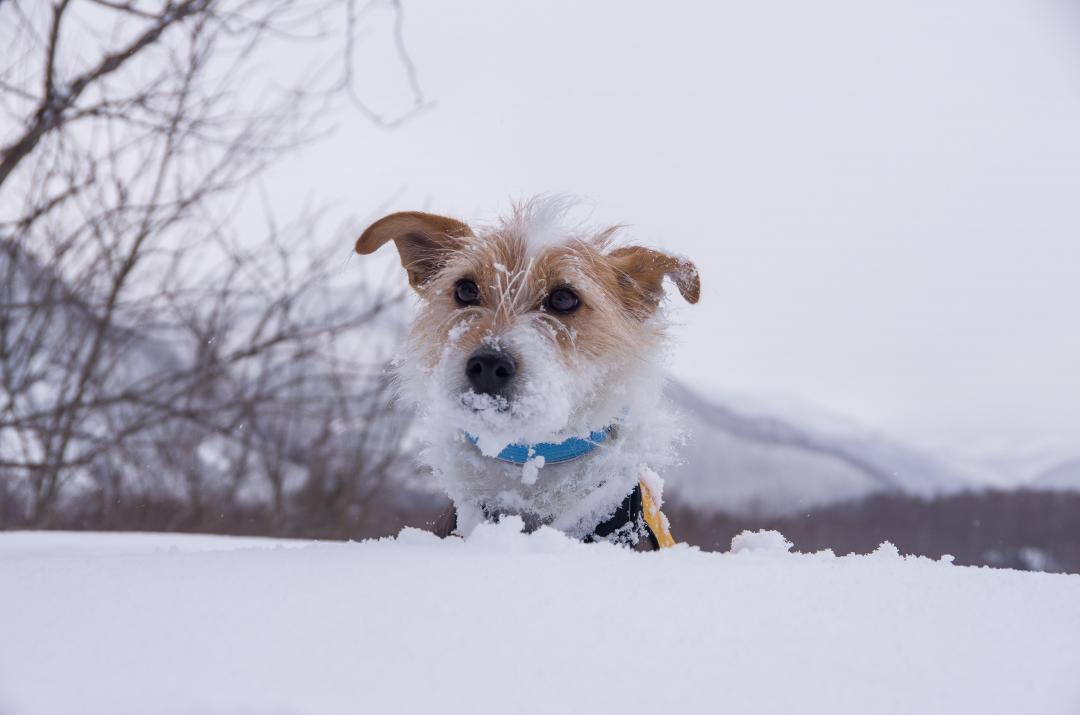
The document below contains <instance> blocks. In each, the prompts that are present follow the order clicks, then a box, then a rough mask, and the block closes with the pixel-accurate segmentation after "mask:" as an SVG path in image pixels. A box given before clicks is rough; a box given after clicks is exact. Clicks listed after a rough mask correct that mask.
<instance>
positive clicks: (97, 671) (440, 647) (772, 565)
mask: <svg viewBox="0 0 1080 715" xmlns="http://www.w3.org/2000/svg"><path fill="white" fill-rule="evenodd" d="M189 540H190V541H191V543H190V544H189V545H188V546H185V545H184V544H185V543H186V542H188V541H189ZM286 543H287V542H274V541H252V540H246V539H239V540H234V539H229V538H226V537H221V538H216V539H215V538H211V537H181V536H165V535H144V534H127V535H115V534H111V535H97V534H84V535H73V534H67V535H60V536H57V535H50V534H0V584H3V587H2V588H0V634H2V639H0V643H2V646H0V712H3V713H4V714H5V715H21V714H24V713H25V714H30V713H33V714H36V715H49V714H51V713H56V714H61V713H63V714H65V715H66V714H67V713H73V712H78V713H82V714H86V715H95V714H98V713H100V714H106V713H107V714H108V715H123V714H125V713H131V714H135V713H140V714H141V713H147V712H153V713H271V712H272V713H297V714H322V713H327V714H330V713H343V712H372V713H415V712H448V713H457V712H468V713H484V712H492V713H502V712H508V711H509V712H521V713H558V712H657V713H660V712H670V713H699V712H700V713H705V712H708V713H714V712H739V713H775V712H810V713H840V714H843V713H860V714H861V713H868V712H890V713H961V712H978V713H1013V712H1038V713H1041V714H1044V715H1045V714H1054V713H1076V712H1077V711H1078V710H1080V680H1078V679H1077V678H1076V673H1077V672H1080V645H1078V644H1080V576H1072V575H1051V574H1035V573H1024V572H1019V571H1008V570H994V569H985V568H983V569H977V568H966V567H958V566H953V565H951V564H950V563H948V560H947V559H943V560H942V561H933V560H930V559H925V558H915V557H905V556H902V555H901V554H899V553H898V552H897V550H896V547H894V546H891V545H887V544H886V545H883V546H882V547H881V548H879V549H878V550H877V551H875V552H874V553H873V554H870V555H864V556H835V555H833V554H832V553H830V552H821V553H816V554H801V553H795V552H791V551H789V549H790V544H789V543H788V542H787V540H786V539H784V537H783V536H782V535H781V534H779V533H776V532H757V533H744V534H741V535H740V536H738V537H736V539H735V543H734V544H733V549H732V552H731V553H726V554H716V553H705V552H701V551H698V550H697V549H694V548H691V547H687V546H678V547H675V548H673V549H668V550H665V551H662V552H656V553H637V552H633V551H630V550H626V549H622V548H619V547H615V546H612V545H610V544H592V545H588V544H582V543H580V542H577V541H573V540H570V539H567V538H566V537H564V536H563V535H562V534H560V533H559V532H557V531H554V530H551V529H546V528H542V529H540V530H538V531H536V532H534V533H532V534H525V533H523V532H522V523H521V520H520V519H515V518H506V519H504V520H503V521H502V522H501V523H499V524H481V525H479V526H478V527H477V528H476V529H475V530H474V531H473V532H472V534H471V535H470V536H469V537H468V538H466V539H456V538H454V539H446V540H440V539H438V538H436V537H435V536H433V535H431V534H430V533H427V532H424V531H419V530H415V529H406V530H404V531H403V532H402V533H401V534H400V535H399V536H398V537H397V538H396V539H382V540H378V541H367V542H362V543H308V544H302V543H294V544H292V545H291V546H292V548H282V547H283V546H285V545H286Z"/></svg>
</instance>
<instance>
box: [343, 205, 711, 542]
mask: <svg viewBox="0 0 1080 715" xmlns="http://www.w3.org/2000/svg"><path fill="white" fill-rule="evenodd" d="M563 208H564V207H563V206H562V205H561V204H559V203H558V202H552V201H550V200H538V201H534V202H530V203H526V204H523V205H520V206H518V207H516V208H515V210H514V211H513V212H512V213H511V215H510V216H508V217H506V218H505V219H503V220H502V221H500V222H499V223H498V224H496V225H494V226H491V227H487V228H485V229H481V230H478V231H474V230H473V229H472V228H470V227H469V226H468V225H466V224H464V223H462V222H460V221H457V220H455V219H450V218H447V217H442V216H437V215H433V214H425V213H420V212H406V213H399V214H392V215H391V216H388V217H386V218H384V219H381V220H380V221H378V222H376V223H375V224H373V225H372V226H371V227H370V228H369V229H368V230H367V231H365V232H364V234H363V235H362V236H361V237H360V239H359V240H358V241H357V245H356V250H357V251H358V252H359V253H365V254H366V253H371V252H373V251H374V250H376V249H378V248H379V246H381V245H383V244H385V243H387V242H389V241H393V242H394V243H395V245H396V247H397V249H398V253H399V255H400V258H401V262H402V265H403V267H404V268H405V270H406V274H407V276H408V278H409V282H410V284H411V285H412V287H413V288H414V289H415V290H416V292H417V294H418V296H419V298H420V300H421V308H420V312H419V314H418V315H417V317H416V319H415V321H414V322H413V325H412V327H411V330H410V335H409V342H408V347H407V351H406V356H405V360H404V362H403V364H402V365H401V366H400V368H399V377H400V380H401V391H402V395H403V396H404V397H405V398H406V399H410V400H412V401H414V402H416V403H417V404H419V405H420V406H421V407H422V408H423V409H422V410H421V426H422V433H423V434H424V435H425V437H426V438H428V440H429V444H428V446H427V448H426V449H425V450H424V452H423V454H422V455H421V458H422V459H423V460H424V461H425V462H427V463H428V464H429V465H430V466H431V467H432V468H433V470H434V471H435V473H436V475H437V476H438V477H439V479H440V481H441V482H442V484H443V486H444V488H445V489H446V491H447V493H448V494H449V496H450V497H451V499H452V500H453V501H454V504H455V506H456V508H457V511H458V518H457V526H458V528H459V529H461V530H463V531H467V530H468V529H470V528H471V526H472V525H473V524H475V523H477V522H479V521H480V520H482V519H485V518H488V517H490V516H492V515H493V514H506V513H514V514H521V515H522V516H523V517H525V518H526V521H527V522H528V523H531V524H533V525H537V524H550V525H552V526H555V527H556V528H560V529H562V530H563V531H566V532H567V533H570V534H572V535H576V536H584V535H586V534H588V533H589V531H590V529H592V528H593V527H595V525H596V524H597V523H599V522H600V521H602V520H603V519H604V518H606V516H609V515H610V514H611V512H612V511H613V510H614V509H615V508H616V507H617V506H618V504H619V503H620V502H621V501H622V500H623V499H624V498H625V496H626V495H627V494H628V493H629V491H630V490H631V489H633V486H634V485H635V484H636V483H637V481H638V480H639V479H640V478H641V472H642V470H643V469H646V468H647V467H654V468H655V467H662V466H666V465H667V464H669V463H670V462H671V461H672V459H673V449H672V445H673V443H674V442H675V441H677V439H678V435H677V434H676V432H675V430H674V429H673V428H671V426H670V425H671V420H664V419H658V417H659V416H660V412H662V408H663V406H662V404H661V398H660V389H659V388H660V382H661V380H660V377H659V375H660V371H659V370H658V368H657V363H658V355H659V353H660V351H661V348H662V346H663V341H664V332H665V327H666V319H665V318H664V316H663V315H662V311H660V310H659V306H660V303H661V299H662V297H663V294H664V291H663V283H664V279H665V277H667V278H671V279H672V281H673V282H674V283H675V285H676V286H677V287H678V290H679V292H680V293H681V294H682V296H683V297H684V298H685V299H686V300H687V301H689V302H691V303H694V302H697V300H698V297H699V294H700V280H699V278H698V274H697V271H696V269H695V268H694V266H693V264H691V263H690V262H689V261H686V260H684V259H680V258H677V257H674V256H671V255H668V254H666V253H663V252H660V251H656V250H653V249H650V248H646V247H642V246H631V245H620V244H619V242H618V241H617V235H618V229H617V228H608V229H604V230H599V231H588V230H583V229H575V228H573V227H569V228H568V227H567V226H566V225H565V223H564V222H563V220H562V214H563ZM463 279H468V280H472V281H474V282H475V283H476V285H477V286H478V287H479V289H480V293H481V297H480V304H479V305H477V306H465V307H463V306H460V305H459V304H458V303H457V302H456V301H455V299H454V288H455V285H456V284H457V282H458V281H460V280H463ZM562 287H566V288H571V289H572V290H573V291H574V292H575V293H576V294H577V295H578V297H579V298H580V301H581V305H580V307H579V308H578V309H577V310H576V311H574V312H573V313H570V314H565V315H563V314H556V313H553V312H551V311H549V310H547V309H546V308H545V306H544V300H545V298H546V296H547V295H548V294H549V293H550V292H551V291H553V290H555V289H557V288H562ZM482 346H485V347H493V348H495V349H498V350H505V351H507V352H508V353H510V354H511V355H512V356H513V358H514V360H515V361H516V362H517V366H518V375H517V377H516V378H515V386H514V389H513V390H512V391H511V392H510V393H509V394H508V395H507V397H506V399H494V398H493V397H492V396H490V395H476V394H475V393H472V392H471V389H470V386H469V384H468V382H467V380H466V378H465V373H464V364H465V361H466V360H467V358H468V356H469V355H471V354H472V353H473V352H474V351H475V350H476V349H477V348H480V347H482ZM613 424H614V425H618V433H619V437H618V439H614V440H611V441H610V443H605V444H603V445H602V446H601V448H599V449H597V450H596V451H595V452H594V453H592V454H590V455H589V456H588V457H586V458H583V459H581V460H578V461H577V462H571V463H567V464H563V465H551V466H545V467H543V468H542V470H540V472H539V474H538V475H537V474H535V473H530V472H528V471H527V470H523V468H522V467H521V466H518V465H513V464H506V463H503V462H500V461H498V460H496V459H493V458H492V456H493V455H494V454H496V453H497V452H498V450H499V449H501V447H502V446H505V445H506V444H508V443H510V442H528V443H537V442H542V441H546V442H556V441H561V440H562V439H565V438H566V437H568V436H574V435H579V434H587V433H588V431H589V430H591V429H596V428H598V427H601V428H602V427H605V426H608V425H613ZM463 430H467V431H468V432H469V433H470V434H474V435H477V436H478V437H479V439H480V442H479V450H478V449H477V447H476V446H474V445H472V444H470V443H468V442H467V441H465V440H464V439H463V437H462V432H463ZM481 452H482V453H481ZM485 455H486V456H485ZM530 479H531V481H530Z"/></svg>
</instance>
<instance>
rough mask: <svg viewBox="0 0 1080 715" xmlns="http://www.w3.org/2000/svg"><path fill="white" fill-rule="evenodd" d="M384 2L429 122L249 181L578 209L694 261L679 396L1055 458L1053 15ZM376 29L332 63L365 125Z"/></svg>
mask: <svg viewBox="0 0 1080 715" xmlns="http://www.w3.org/2000/svg"><path fill="white" fill-rule="evenodd" d="M405 7H406V13H407V15H406V27H405V36H406V40H407V42H408V44H409V46H410V47H411V49H412V54H413V59H414V61H415V63H416V66H417V68H418V73H419V79H420V81H421V83H422V85H423V87H424V90H425V92H426V93H427V95H428V97H429V98H430V99H432V100H434V102H436V105H435V106H434V107H433V108H431V109H430V110H429V111H427V112H425V113H423V114H422V115H420V116H417V117H415V118H413V119H412V120H411V121H409V122H408V123H406V124H405V125H403V126H402V127H400V128H398V129H396V130H394V131H389V132H388V131H383V130H380V129H377V128H375V127H373V126H372V125H371V124H370V123H369V122H367V121H366V120H365V119H364V118H363V117H361V116H359V115H358V114H356V113H354V112H349V111H347V110H341V111H340V116H339V117H338V122H339V131H338V132H337V134H336V135H334V136H333V137H332V138H331V139H330V140H328V141H326V142H324V143H322V144H321V145H318V146H316V147H313V148H311V149H310V150H305V151H304V152H303V153H302V154H301V155H300V156H298V157H297V158H296V159H294V160H290V161H289V162H288V163H287V164H285V165H284V166H283V167H282V168H281V169H280V170H278V171H276V172H275V173H274V174H273V175H272V177H271V182H270V191H271V195H272V196H274V197H276V200H277V201H280V202H282V203H288V202H289V201H299V200H305V201H306V200H314V201H324V200H340V201H341V202H342V205H344V206H345V207H347V209H348V210H350V211H352V212H355V213H356V214H358V215H361V216H363V215H366V214H367V213H369V212H372V211H375V210H376V207H378V206H379V205H381V204H384V202H388V203H386V204H385V208H386V209H387V210H399V209H415V208H425V209H427V210H432V211H438V212H443V213H447V214H452V215H455V216H459V217H462V218H466V219H469V218H474V217H480V218H485V217H490V216H491V215H492V214H493V213H497V212H499V211H503V210H505V209H506V208H507V206H508V205H509V203H510V201H511V200H512V199H514V198H519V197H524V196H529V195H532V194H535V193H538V192H569V193H572V194H578V195H581V196H582V197H584V198H585V199H586V201H587V206H588V207H589V210H590V211H591V213H592V215H593V218H594V219H595V221H596V222H597V223H607V222H620V223H626V224H629V225H630V226H631V235H633V236H634V237H635V238H637V239H639V240H641V241H644V242H648V243H650V244H654V245H657V246H661V247H667V248H669V249H671V250H674V251H677V252H679V253H682V254H685V255H687V256H689V257H690V258H692V259H693V260H694V261H696V262H697V264H698V266H699V268H700V269H701V274H702V279H703V287H704V290H703V295H702V301H701V303H700V304H699V305H697V306H694V307H692V308H686V309H683V310H680V311H679V312H678V317H679V319H680V320H681V321H683V323H684V325H683V326H682V327H681V328H680V330H679V344H678V348H677V354H676V359H675V371H676V373H677V374H678V375H679V376H681V377H683V378H684V379H686V380H687V381H689V382H693V383H696V384H698V385H700V386H702V387H704V388H706V389H708V390H710V391H713V392H721V391H727V392H737V393H749V394H760V395H769V396H773V397H777V396H779V397H782V398H785V399H788V398H790V399H792V400H796V401H801V402H806V403H809V404H813V405H819V406H821V407H823V408H826V409H828V410H831V411H833V412H836V413H839V414H843V415H848V416H851V417H853V418H855V419H857V420H859V421H861V422H863V423H865V424H867V425H869V426H872V427H876V428H880V429H882V430H884V431H889V432H893V433H896V434H898V435H900V436H902V437H905V438H908V439H911V440H913V441H916V442H918V443H920V444H924V445H941V444H945V445H949V446H951V447H957V448H962V449H972V450H978V449H999V448H1000V449H1005V450H1008V449H1015V448H1018V447H1020V446H1026V445H1038V444H1044V443H1045V444H1058V445H1060V444H1071V445H1074V446H1078V447H1080V315H1078V312H1080V311H1078V307H1080V42H1078V41H1077V40H1078V39H1080V33H1078V29H1080V10H1076V9H1075V8H1074V7H1073V5H1072V4H1071V3H1068V2H1066V1H1065V0H1060V1H1059V0H1023V1H1019V0H1007V1H1002V0H964V1H946V2H940V1H930V0H925V1H916V2H907V1H905V2H899V1H897V2H873V3H868V2H864V1H862V0H851V1H850V2H835V1H829V2H815V3H806V2H803V1H802V0H784V1H782V2H777V1H764V2H762V1H759V0H755V2H752V3H747V2H700V3H657V2H650V3H629V2H623V1H621V0H618V1H617V0H608V1H606V2H590V3H581V2H571V1H568V0H559V1H555V2H552V1H548V2H542V3H540V2H536V3H516V2H515V3H507V2H498V1H497V0H476V1H466V2H460V1H455V2H452V3H448V2H436V1H435V0H427V1H424V2H420V1H419V0H405ZM389 20H390V15H389V13H374V14H373V15H371V16H369V18H368V21H369V23H370V29H369V31H368V32H367V33H366V35H365V46H364V54H363V55H362V56H361V58H360V59H361V61H362V63H363V71H364V74H365V75H366V76H367V77H369V79H368V80H367V81H366V84H365V86H364V87H363V88H362V89H363V92H364V93H365V96H367V97H368V98H369V99H370V101H371V103H372V104H373V105H375V106H376V107H377V108H378V109H380V110H381V111H384V112H386V113H387V114H393V113H394V112H396V111H400V110H402V109H404V108H405V107H406V106H407V102H408V93H407V91H406V90H407V85H406V83H405V81H404V77H403V75H402V73H401V70H400V66H399V65H397V64H396V62H395V58H394V55H393V52H392V46H391V45H390V43H389V42H388V40H387V38H388V37H389V33H388V31H387V30H388V24H387V23H388V22H389ZM387 251H389V249H387ZM355 260H361V259H355Z"/></svg>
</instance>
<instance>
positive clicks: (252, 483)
mask: <svg viewBox="0 0 1080 715" xmlns="http://www.w3.org/2000/svg"><path fill="white" fill-rule="evenodd" d="M380 10H381V11H384V12H391V13H393V25H392V29H391V32H393V33H394V41H395V43H396V46H397V49H398V52H399V60H400V62H401V63H402V68H403V71H404V76H405V77H406V78H407V82H408V83H409V87H410V89H411V91H412V93H413V103H412V106H410V107H409V108H408V109H407V111H405V112H404V113H403V114H400V115H398V116H384V115H382V114H380V113H378V112H376V111H374V110H373V109H372V108H371V107H370V106H369V105H368V104H367V103H365V102H364V101H362V98H361V95H360V92H359V91H358V90H357V88H356V83H357V78H358V77H359V75H360V73H359V72H358V71H357V69H356V67H355V64H356V62H355V58H354V53H355V51H356V43H357V37H358V33H359V31H360V28H361V25H362V22H363V20H364V18H365V17H366V16H367V15H368V14H369V13H373V12H377V11H380ZM402 21H403V16H402V8H401V6H400V4H399V3H398V2H397V1H396V0H392V1H391V2H389V3H387V2H382V3H377V2H373V3H368V4H365V5H358V4H357V3H356V2H355V0H231V1H229V0H146V1H139V0H54V1H53V2H52V3H46V2H44V1H43V0H30V1H27V0H6V1H5V0H0V28H2V29H0V42H2V43H3V45H4V46H5V47H7V48H9V49H8V50H7V51H5V53H4V55H3V57H2V58H0V111H2V112H4V113H5V114H6V116H5V117H4V118H3V119H2V120H0V122H2V123H0V147H2V149H0V152H2V153H0V517H5V518H6V519H7V522H8V523H19V522H22V523H27V524H30V525H35V526H42V525H48V524H50V523H55V522H56V520H57V515H58V514H62V513H67V512H68V511H70V510H71V509H79V510H82V512H84V513H89V514H90V517H88V518H92V521H93V522H94V523H105V522H108V521H109V515H110V513H113V512H115V511H116V508H117V505H124V506H126V505H128V504H130V502H131V501H132V500H139V499H143V500H146V499H151V498H164V497H168V498H172V499H175V500H177V501H178V502H179V503H182V504H184V505H185V508H184V509H183V510H182V511H181V512H179V513H178V514H176V515H175V518H176V519H177V520H179V521H181V522H184V523H179V524H174V526H177V527H182V526H197V525H205V524H206V523H208V520H209V519H210V517H211V516H213V514H215V513H217V514H222V513H224V512H225V511H227V510H229V509H233V508H237V507H238V505H244V504H266V505H268V507H267V508H268V509H270V511H271V512H272V514H273V518H274V521H275V524H276V529H277V530H279V531H287V530H288V529H289V528H290V527H289V524H290V513H291V511H292V512H295V511H296V510H297V509H299V508H300V507H299V506H297V505H298V504H299V503H300V501H301V500H300V498H299V495H303V496H304V498H306V499H309V500H310V498H311V495H312V494H313V493H318V494H322V500H323V501H322V505H321V506H320V508H321V509H322V510H323V512H324V513H323V515H322V516H321V517H320V518H323V519H324V520H325V521H327V522H332V521H333V520H334V519H341V518H344V517H345V516H347V515H348V514H350V513H352V514H353V516H354V517H355V514H356V512H357V510H358V509H359V510H361V511H362V510H363V509H365V508H367V505H368V504H369V503H370V502H371V501H372V500H373V499H376V498H377V497H378V494H379V490H380V489H381V488H382V487H383V486H384V485H385V483H386V479H387V475H388V474H389V472H390V468H391V467H392V465H393V464H394V463H395V460H396V459H397V458H398V452H399V450H398V444H399V442H400V439H401V436H402V434H403V432H404V429H403V420H405V419H406V417H405V416H403V415H400V414H397V413H396V412H393V411H392V410H391V409H390V408H388V407H387V403H388V399H387V398H388V388H387V379H386V377H385V375H384V374H383V371H382V368H381V364H382V362H383V361H384V360H385V359H386V355H385V354H383V352H381V351H380V347H381V346H385V345H387V344H388V342H389V341H390V339H391V338H392V336H393V334H394V333H395V331H397V330H398V329H399V325H400V323H399V320H398V319H397V317H396V316H397V311H396V310H395V306H396V304H397V302H398V300H399V298H400V294H399V293H397V292H395V291H394V290H389V289H388V288H387V286H384V285H379V284H378V283H377V281H367V282H361V283H360V285H359V286H357V281H356V276H355V275H353V276H350V277H348V278H347V279H345V278H344V277H343V276H342V272H341V271H340V267H341V264H342V258H343V255H344V254H343V250H347V247H348V246H349V245H350V243H351V241H350V240H349V239H350V238H351V233H349V232H346V229H347V228H348V227H346V229H343V230H331V231H328V230H327V228H326V227H325V226H323V225H321V224H320V222H319V220H318V219H317V218H316V217H315V214H317V212H311V214H310V215H304V216H300V217H293V218H292V219H290V220H287V221H282V220H280V218H279V217H278V216H276V215H275V213H274V212H273V211H272V210H271V209H270V208H269V207H268V206H265V205H260V203H259V202H258V200H257V197H258V191H257V187H258V186H259V184H258V181H257V178H258V176H259V175H260V173H261V172H263V171H264V170H265V169H266V168H267V166H268V165H269V164H270V163H271V162H273V161H274V160H276V159H277V158H279V157H281V156H282V155H283V154H284V153H285V152H287V151H289V150H292V149H295V148H297V147H299V146H302V145H303V144H304V142H305V141H307V140H310V139H312V138H313V137H317V136H319V135H321V134H322V133H324V132H325V131H327V129H328V127H327V126H325V125H324V124H323V123H322V121H321V120H320V117H321V116H323V115H324V114H325V113H326V112H325V110H326V108H327V107H330V106H334V105H335V103H338V102H340V101H341V100H342V99H343V98H344V99H346V100H347V101H349V102H351V103H352V105H353V106H354V107H355V108H356V109H357V110H358V111H360V112H362V113H363V114H364V115H365V116H366V117H368V118H369V119H370V120H371V121H373V122H375V123H377V124H380V125H384V126H387V127H390V126H393V125H394V124H396V123H398V122H400V121H403V120H404V119H405V118H407V117H408V116H410V115H411V114H412V113H415V112H417V111H421V110H422V109H423V108H424V107H426V106H427V105H426V102H425V100H424V97H423V95H422V93H421V92H420V87H419V84H418V83H417V81H416V75H415V70H414V68H413V65H412V62H411V60H410V59H409V57H408V55H407V53H406V51H405V45H404V40H403V35H402V32H403V29H402ZM283 57H289V58H290V61H288V62H284V61H283V60H282V58H283ZM279 65H280V66H281V67H282V68H283V69H282V72H280V73H277V72H275V71H274V68H275V67H277V66H279ZM268 68H270V69H269V70H268ZM253 197H254V198H253ZM252 206H255V207H256V208H255V209H252V208H251V207H252ZM372 208H374V207H372ZM238 212H240V213H242V214H243V215H244V216H245V219H246V220H245V221H243V222H242V221H239V220H237V219H236V218H235V216H236V215H237V213H238ZM252 216H256V217H259V218H260V220H261V222H262V225H258V226H253V225H252V221H251V217H252ZM323 236H325V238H326V240H323V238H321V237H323ZM343 247H344V248H343ZM343 283H346V284H347V285H348V287H346V285H343ZM290 495H292V496H290ZM89 504H93V505H95V506H94V509H93V510H91V511H90V512H88V511H87V510H88V508H89V507H88V506H87V505H89ZM350 510H351V511H350ZM307 511H308V512H310V511H311V509H310V508H309V509H308V510H307ZM330 530H332V529H330Z"/></svg>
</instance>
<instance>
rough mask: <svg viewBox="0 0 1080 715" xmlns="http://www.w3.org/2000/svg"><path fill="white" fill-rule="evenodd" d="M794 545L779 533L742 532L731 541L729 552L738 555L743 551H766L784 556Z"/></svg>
mask: <svg viewBox="0 0 1080 715" xmlns="http://www.w3.org/2000/svg"><path fill="white" fill-rule="evenodd" d="M793 546H794V544H792V543H791V542H790V541H788V540H787V538H785V537H784V535H783V534H781V533H780V532H779V531H766V530H765V529H762V530H761V531H744V532H743V533H741V534H739V535H738V536H736V537H735V538H734V539H732V540H731V551H732V553H735V554H740V553H743V552H745V551H766V552H772V553H774V554H786V553H787V552H789V551H791V549H792V547H793Z"/></svg>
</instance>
